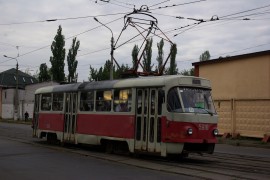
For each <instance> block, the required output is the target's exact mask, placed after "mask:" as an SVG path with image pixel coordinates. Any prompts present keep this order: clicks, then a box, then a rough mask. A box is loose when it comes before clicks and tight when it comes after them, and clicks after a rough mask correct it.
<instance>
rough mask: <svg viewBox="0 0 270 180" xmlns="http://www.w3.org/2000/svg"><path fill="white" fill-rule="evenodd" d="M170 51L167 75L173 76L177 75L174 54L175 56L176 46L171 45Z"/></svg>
mask: <svg viewBox="0 0 270 180" xmlns="http://www.w3.org/2000/svg"><path fill="white" fill-rule="evenodd" d="M170 51H171V57H170V67H169V71H168V74H169V75H174V74H177V73H178V69H177V64H176V62H175V58H176V54H177V45H176V44H173V45H172V46H171V49H170Z"/></svg>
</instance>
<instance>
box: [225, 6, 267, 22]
mask: <svg viewBox="0 0 270 180" xmlns="http://www.w3.org/2000/svg"><path fill="white" fill-rule="evenodd" d="M269 6H270V4H269V5H266V6H261V7H257V8H253V9H249V10H245V11H240V12H237V13H232V14H228V15H225V16H221V17H220V19H222V18H224V17H229V16H233V15H237V14H242V13H246V12H250V11H255V10H258V9H263V8H266V7H269Z"/></svg>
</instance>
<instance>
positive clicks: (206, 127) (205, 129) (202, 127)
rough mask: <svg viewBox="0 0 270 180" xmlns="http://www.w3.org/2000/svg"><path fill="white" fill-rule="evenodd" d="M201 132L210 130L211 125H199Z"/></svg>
mask: <svg viewBox="0 0 270 180" xmlns="http://www.w3.org/2000/svg"><path fill="white" fill-rule="evenodd" d="M199 130H201V131H208V130H209V125H208V124H199Z"/></svg>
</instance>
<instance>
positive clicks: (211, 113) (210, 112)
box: [194, 107, 214, 116]
mask: <svg viewBox="0 0 270 180" xmlns="http://www.w3.org/2000/svg"><path fill="white" fill-rule="evenodd" d="M194 108H197V109H202V110H205V111H206V112H207V113H208V114H210V115H211V116H213V115H214V113H213V112H212V111H209V110H208V109H205V108H202V107H194Z"/></svg>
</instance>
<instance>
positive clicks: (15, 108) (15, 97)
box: [4, 55, 19, 121]
mask: <svg viewBox="0 0 270 180" xmlns="http://www.w3.org/2000/svg"><path fill="white" fill-rule="evenodd" d="M4 57H6V58H9V59H15V60H16V62H17V64H16V90H15V95H14V105H15V107H14V115H13V118H14V121H17V120H18V119H19V116H18V114H19V112H18V111H19V104H18V102H19V93H18V86H19V75H18V74H19V73H18V71H19V64H18V60H17V58H13V57H9V56H6V55H4Z"/></svg>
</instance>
